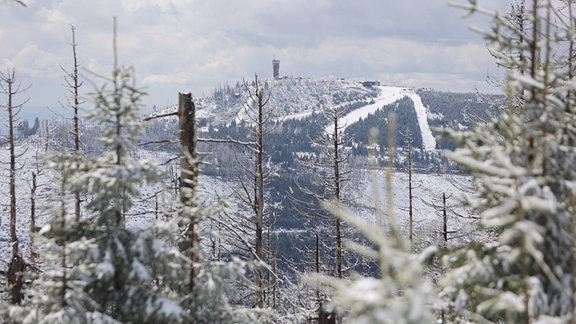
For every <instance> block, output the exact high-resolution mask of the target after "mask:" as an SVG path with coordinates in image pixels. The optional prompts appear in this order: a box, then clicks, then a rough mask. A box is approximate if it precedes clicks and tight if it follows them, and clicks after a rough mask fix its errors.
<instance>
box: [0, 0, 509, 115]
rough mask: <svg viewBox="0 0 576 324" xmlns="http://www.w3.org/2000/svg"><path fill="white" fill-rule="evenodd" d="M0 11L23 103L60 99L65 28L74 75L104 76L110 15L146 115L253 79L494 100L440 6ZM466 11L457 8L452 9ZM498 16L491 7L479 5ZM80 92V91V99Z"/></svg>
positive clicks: (238, 4)
mask: <svg viewBox="0 0 576 324" xmlns="http://www.w3.org/2000/svg"><path fill="white" fill-rule="evenodd" d="M22 1H23V2H25V3H26V4H27V7H26V8H24V7H22V6H20V5H18V4H16V3H12V2H6V0H4V2H2V1H0V44H2V46H1V51H0V68H1V69H2V70H3V71H6V69H8V68H15V69H16V74H17V77H18V78H19V80H21V81H22V82H23V84H32V88H31V89H30V90H29V91H28V92H27V95H26V96H27V97H30V99H31V101H30V105H34V106H48V105H54V104H55V103H57V102H63V101H65V95H66V90H65V89H63V87H62V84H63V72H62V70H61V67H64V68H70V67H71V65H72V50H71V47H70V43H71V31H70V26H71V25H74V26H75V28H76V39H77V43H78V50H77V51H78V59H79V62H80V64H81V67H82V68H84V69H87V70H91V71H95V72H98V73H104V74H109V72H110V70H111V67H112V62H113V55H112V17H114V16H116V17H117V20H118V50H119V53H118V54H119V59H120V62H121V64H122V65H125V66H133V67H134V68H135V70H136V75H137V81H138V84H139V85H141V86H143V87H145V88H146V90H147V92H148V93H149V96H148V97H147V98H146V99H145V103H146V104H147V105H156V106H157V107H160V108H162V107H165V106H167V105H170V104H174V103H176V102H177V93H178V92H179V91H185V92H192V94H193V95H194V96H196V97H198V96H202V95H203V94H207V93H209V92H210V90H211V89H213V88H214V86H216V85H218V84H226V83H229V84H231V85H233V84H235V83H236V81H241V80H242V79H243V78H246V79H251V78H253V76H254V73H257V74H258V75H259V76H260V77H262V78H271V77H272V63H271V61H272V58H273V57H276V58H277V59H279V60H280V61H281V63H280V74H281V75H288V76H294V77H314V78H322V77H330V76H333V77H338V78H349V79H369V80H380V81H381V82H382V83H384V84H390V85H398V86H410V87H430V88H434V89H438V90H452V91H465V92H468V91H474V89H475V88H479V89H480V90H482V91H491V92H494V91H495V89H493V88H491V87H489V86H487V85H486V82H485V79H486V74H487V73H498V70H497V69H496V67H495V65H494V64H493V61H492V60H491V59H490V57H489V55H488V53H487V50H486V48H485V45H484V42H483V41H482V39H481V37H480V36H479V35H477V34H475V33H473V32H471V31H469V30H468V28H467V27H468V26H469V25H471V24H473V25H480V26H487V18H485V17H477V18H474V17H473V18H472V19H470V18H468V19H463V18H462V16H463V15H464V12H463V11H462V10H459V9H455V8H452V7H449V6H448V5H447V3H448V0H400V1H398V0H97V1H88V0H22ZM456 1H458V2H466V0H456ZM479 2H480V3H481V4H483V6H484V7H487V8H491V9H492V8H494V9H496V8H498V9H500V10H502V9H504V8H505V5H504V3H505V1H503V0H480V1H479ZM91 90H92V86H91V85H89V84H88V83H86V84H85V86H84V87H83V88H82V92H83V93H84V94H86V93H88V92H89V91H91Z"/></svg>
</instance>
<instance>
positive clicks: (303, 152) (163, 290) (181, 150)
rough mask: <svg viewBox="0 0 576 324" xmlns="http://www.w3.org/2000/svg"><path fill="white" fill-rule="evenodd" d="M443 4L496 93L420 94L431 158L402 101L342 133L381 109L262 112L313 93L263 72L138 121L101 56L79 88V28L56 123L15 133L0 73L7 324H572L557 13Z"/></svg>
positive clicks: (369, 95) (6, 78)
mask: <svg viewBox="0 0 576 324" xmlns="http://www.w3.org/2000/svg"><path fill="white" fill-rule="evenodd" d="M459 7H460V8H461V10H462V11H463V12H465V13H466V14H468V15H485V16H488V17H490V18H491V19H492V26H491V28H490V29H489V30H484V31H480V30H477V32H479V33H480V34H481V35H482V36H483V37H484V39H485V41H486V44H487V47H488V49H489V50H490V53H491V54H492V55H493V57H494V60H495V64H496V65H497V66H499V67H500V68H502V69H503V70H504V71H505V77H504V79H502V80H499V81H494V82H496V83H497V85H498V86H500V87H501V88H502V90H503V92H504V94H505V95H504V96H496V95H494V96H492V95H481V94H452V93H444V92H436V91H430V90H425V89H420V90H416V91H415V92H414V94H415V95H418V96H419V97H420V98H421V99H422V102H423V103H424V106H425V107H427V109H428V110H429V111H428V114H429V115H428V120H427V122H428V123H429V124H430V126H431V127H432V134H433V135H434V136H435V137H436V138H437V141H436V142H435V143H436V149H434V150H429V149H426V148H425V147H424V144H423V141H424V136H423V135H422V132H423V129H422V127H421V126H419V124H418V122H417V119H418V117H417V112H416V110H415V102H414V100H410V98H408V97H402V98H400V99H398V100H396V101H394V102H393V103H392V104H387V105H383V106H382V107H381V108H380V109H378V110H376V111H375V112H374V113H373V114H370V115H369V116H367V117H365V118H361V120H359V121H358V122H355V123H353V124H350V125H347V124H345V123H343V121H342V120H343V118H344V117H345V115H346V114H348V113H349V112H351V111H354V110H355V109H357V108H358V107H360V106H363V105H366V104H368V103H370V102H373V101H374V100H375V98H377V96H378V91H377V90H376V89H373V88H371V87H369V88H367V87H364V88H363V86H358V87H354V88H349V89H348V90H347V91H336V88H335V83H334V82H332V83H330V82H328V83H319V84H320V87H323V90H322V91H318V92H314V91H311V92H305V91H304V90H299V91H301V92H300V93H301V94H305V93H306V94H309V95H308V96H307V97H306V98H304V100H305V101H306V102H308V103H309V105H310V107H311V108H313V112H312V113H310V114H307V115H306V116H304V117H302V118H292V119H282V118H279V116H278V112H275V111H274V105H277V103H278V102H292V101H295V99H294V97H291V96H287V95H286V96H283V94H286V93H288V92H285V91H280V90H281V89H282V87H285V88H296V85H301V86H302V88H298V89H305V88H306V87H309V86H310V84H312V83H314V82H313V81H312V80H306V79H286V80H281V81H277V82H274V81H266V80H261V79H259V78H258V76H255V77H254V80H250V81H246V80H245V81H243V82H242V83H240V82H239V83H237V84H236V86H234V87H229V86H223V87H219V88H217V89H216V90H215V91H214V94H213V96H212V99H211V100H213V101H218V102H220V103H221V105H219V106H211V107H212V108H214V107H216V108H218V109H220V108H221V107H230V106H240V107H241V108H242V109H241V111H240V113H238V111H228V110H217V109H216V108H214V109H212V108H210V109H212V113H213V115H211V114H207V113H206V111H207V110H210V109H202V107H203V105H205V104H206V101H204V102H203V101H202V99H198V98H193V97H192V95H191V94H190V93H177V94H178V105H177V106H176V107H172V108H170V109H166V110H163V111H156V112H154V113H152V114H142V113H141V109H142V108H143V107H142V103H141V102H142V98H143V97H144V96H145V95H146V93H145V91H144V90H142V89H141V88H140V87H139V86H138V79H137V78H136V77H135V72H134V71H135V69H136V68H137V67H125V66H123V65H121V64H120V63H119V62H121V58H119V57H118V54H117V48H116V43H114V45H115V46H114V51H113V53H111V54H112V55H113V57H114V65H113V66H112V67H111V73H110V75H107V76H103V75H99V74H92V75H90V78H91V80H90V82H86V84H85V83H84V79H83V77H82V76H81V75H80V74H79V72H78V71H79V68H80V66H79V64H78V60H77V51H76V46H77V43H76V39H75V37H76V36H75V31H74V27H72V41H71V46H70V47H71V54H72V55H71V62H72V63H71V64H70V66H68V67H64V68H63V69H62V70H63V72H64V80H65V84H64V86H65V87H66V89H67V90H68V92H69V96H68V98H67V104H66V105H67V108H69V110H70V112H71V116H72V117H71V118H70V119H69V120H52V121H41V120H39V119H36V120H35V121H34V122H33V123H32V126H30V124H31V123H29V122H28V121H20V120H19V113H20V112H21V109H23V107H24V106H25V104H26V99H23V98H26V90H27V89H28V88H29V87H28V86H26V85H25V84H26V83H25V82H21V80H19V79H18V75H17V73H16V72H17V70H16V68H18V67H14V68H13V69H11V70H8V71H5V72H1V73H0V93H1V94H2V97H0V103H1V104H2V107H3V108H4V115H3V116H2V117H3V118H4V119H5V122H6V133H7V134H6V136H4V135H2V137H3V138H2V142H1V145H2V149H3V150H2V154H1V155H0V159H1V160H2V163H3V165H4V168H3V169H2V170H1V173H2V177H4V178H5V179H6V180H5V181H3V185H2V186H3V190H2V191H3V195H2V197H1V198H2V202H3V206H2V208H3V211H4V213H3V215H2V222H5V221H6V222H7V223H8V224H7V226H8V228H9V238H8V239H4V238H2V239H0V258H1V259H2V260H1V261H2V263H1V265H0V280H1V281H2V283H3V286H4V289H3V290H1V291H0V298H2V299H3V302H2V303H1V304H0V317H1V318H2V322H6V323H160V322H167V323H310V322H312V323H343V322H345V323H576V265H575V263H574V258H575V253H574V251H575V250H576V224H575V221H574V215H575V214H576V203H575V199H574V197H575V192H576V179H575V177H576V173H575V172H574V170H573V166H574V163H575V162H576V149H575V147H576V128H575V127H576V106H575V103H576V101H575V100H576V83H575V82H574V81H575V80H574V78H575V72H576V48H575V42H576V37H575V32H576V15H574V12H573V9H574V5H573V2H572V0H555V1H552V0H548V1H538V0H519V1H517V2H516V3H514V4H512V5H511V6H510V11H509V12H508V13H504V14H500V13H498V12H493V11H490V10H486V9H483V8H481V7H480V4H477V3H476V1H470V3H469V4H467V5H459ZM116 36H117V35H116V22H115V21H114V35H113V37H114V40H115V41H116ZM120 41H121V40H120ZM90 85H92V86H93V87H94V89H93V90H92V91H91V96H90V98H89V99H87V100H84V99H83V98H82V97H81V96H80V95H79V93H80V92H81V91H83V90H84V87H86V86H90ZM381 89H382V88H381ZM274 91H276V92H277V97H273V93H274ZM175 95H176V94H175ZM300 99H302V98H300ZM296 106H301V104H300V102H299V101H298V102H297V104H296V105H294V106H290V107H296ZM320 107H323V108H322V109H319V108H320ZM316 108H318V109H316ZM222 109H223V108H222ZM296 113H300V111H296V108H295V109H294V111H288V112H287V111H284V112H282V114H284V115H289V114H296ZM238 116H240V117H241V118H239V117H238ZM236 117H238V118H236ZM428 131H430V130H428ZM439 179H441V180H439ZM398 186H400V188H398ZM448 188H454V190H453V191H451V192H448V191H449V190H448ZM400 195H402V197H404V198H403V200H402V201H401V202H400V200H399V198H398V197H399V196H400ZM425 208H428V209H426V210H428V211H429V212H427V213H430V215H428V216H427V218H425V219H420V216H421V214H422V211H423V210H424V209H425ZM4 219H6V220H4Z"/></svg>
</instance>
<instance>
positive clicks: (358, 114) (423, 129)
mask: <svg viewBox="0 0 576 324" xmlns="http://www.w3.org/2000/svg"><path fill="white" fill-rule="evenodd" d="M379 88H380V94H379V95H378V97H376V98H375V99H374V103H373V104H369V105H366V106H363V107H361V108H359V109H356V110H354V111H352V112H350V113H348V114H347V115H345V116H343V117H342V119H341V124H342V125H344V127H343V129H342V130H344V129H346V127H347V126H348V125H352V124H353V123H355V122H357V121H359V120H360V119H362V118H366V117H368V115H369V114H373V113H374V112H375V111H377V110H378V109H380V108H382V107H383V106H386V105H389V104H391V103H394V102H396V101H398V100H400V99H402V98H404V97H408V98H410V100H412V102H414V109H415V110H416V116H417V117H418V126H420V133H421V134H422V144H423V145H424V148H425V149H427V150H433V149H435V148H436V139H435V138H434V136H433V135H432V131H431V130H430V126H429V125H428V109H427V108H426V107H425V106H424V104H423V103H422V99H421V98H420V96H419V95H418V94H417V93H416V92H415V91H414V89H410V88H402V87H390V86H380V87H379ZM331 129H332V128H331V126H328V127H326V132H328V133H329V132H331Z"/></svg>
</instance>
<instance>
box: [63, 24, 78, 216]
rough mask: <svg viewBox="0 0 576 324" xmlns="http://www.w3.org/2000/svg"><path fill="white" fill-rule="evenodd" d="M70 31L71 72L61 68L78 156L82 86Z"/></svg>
mask: <svg viewBox="0 0 576 324" xmlns="http://www.w3.org/2000/svg"><path fill="white" fill-rule="evenodd" d="M70 28H71V30H72V43H71V47H72V60H73V64H72V71H71V72H69V71H67V70H66V69H65V68H63V67H61V69H62V71H63V72H64V73H65V76H64V81H65V87H66V88H67V89H68V91H69V97H68V98H67V99H68V105H67V107H69V108H70V109H71V110H72V112H73V116H72V121H73V128H72V131H71V134H72V136H73V141H74V154H80V104H81V103H82V102H81V100H80V95H79V89H80V87H81V86H82V84H83V82H82V81H80V77H79V74H78V68H79V63H78V55H77V52H76V47H77V43H76V28H75V27H74V25H72V26H71V27H70ZM74 215H75V217H76V220H79V219H80V193H79V192H75V193H74Z"/></svg>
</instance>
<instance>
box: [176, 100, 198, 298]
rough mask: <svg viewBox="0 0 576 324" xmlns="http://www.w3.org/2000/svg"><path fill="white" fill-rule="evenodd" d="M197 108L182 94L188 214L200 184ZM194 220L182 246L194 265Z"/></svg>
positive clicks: (184, 196)
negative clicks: (197, 149) (197, 148)
mask: <svg viewBox="0 0 576 324" xmlns="http://www.w3.org/2000/svg"><path fill="white" fill-rule="evenodd" d="M195 114H196V107H195V106H194V102H193V101H192V95H191V94H190V93H180V94H179V97H178V120H179V126H180V146H181V157H180V186H181V188H180V201H181V202H182V204H183V205H184V207H185V208H188V213H191V212H193V211H192V210H191V209H193V208H194V207H195V206H196V190H197V184H198V156H197V153H196V130H195V127H196V125H195V123H196V117H195ZM188 215H189V217H190V221H189V223H188V224H187V228H186V237H185V238H184V241H183V242H182V243H181V244H180V248H181V250H182V251H184V252H186V254H187V256H188V257H189V258H190V260H192V262H193V263H197V262H199V260H200V258H199V255H198V251H197V249H198V248H199V244H200V238H199V237H198V233H197V226H198V221H197V220H196V217H195V216H194V215H192V214H188ZM195 278H196V273H195V269H194V265H193V266H192V267H191V269H190V278H189V280H190V291H192V290H193V289H194V282H195Z"/></svg>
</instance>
